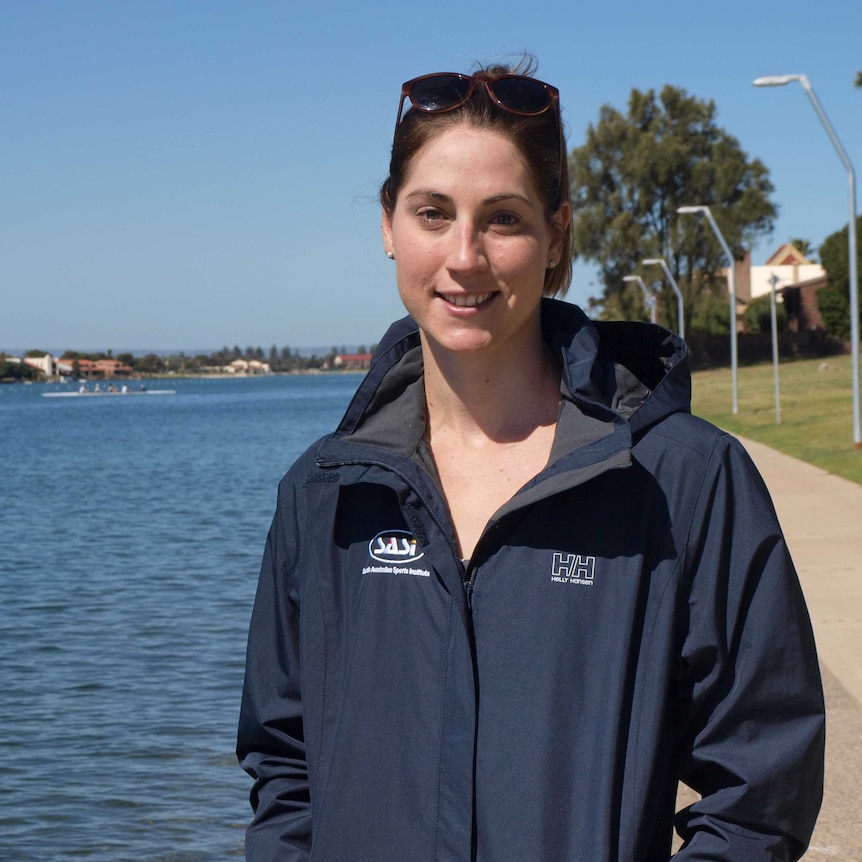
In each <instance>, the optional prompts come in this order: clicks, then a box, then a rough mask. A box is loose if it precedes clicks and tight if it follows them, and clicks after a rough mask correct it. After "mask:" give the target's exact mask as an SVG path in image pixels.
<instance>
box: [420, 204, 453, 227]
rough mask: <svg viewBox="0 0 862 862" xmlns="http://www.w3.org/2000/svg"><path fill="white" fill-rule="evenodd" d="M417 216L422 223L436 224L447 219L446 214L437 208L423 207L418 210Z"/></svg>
mask: <svg viewBox="0 0 862 862" xmlns="http://www.w3.org/2000/svg"><path fill="white" fill-rule="evenodd" d="M416 216H417V218H418V219H419V221H420V222H427V223H434V222H439V221H443V220H444V219H445V218H446V213H444V212H443V211H442V210H439V209H436V208H435V207H423V208H422V209H420V210H417V212H416Z"/></svg>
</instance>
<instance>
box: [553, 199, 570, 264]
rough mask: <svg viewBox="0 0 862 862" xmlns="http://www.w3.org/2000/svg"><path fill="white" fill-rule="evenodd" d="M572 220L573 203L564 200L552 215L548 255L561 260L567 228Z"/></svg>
mask: <svg viewBox="0 0 862 862" xmlns="http://www.w3.org/2000/svg"><path fill="white" fill-rule="evenodd" d="M571 221H572V205H571V204H570V203H569V202H568V201H564V202H563V203H562V204H561V205H560V208H559V209H558V210H557V211H556V212H555V213H554V214H553V215H552V216H551V228H552V229H553V230H552V231H551V244H550V246H549V247H548V257H549V258H552V259H553V260H560V258H561V257H562V251H563V245H564V243H565V241H566V230H567V229H568V227H569V224H570V223H571Z"/></svg>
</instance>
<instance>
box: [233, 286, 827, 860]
mask: <svg viewBox="0 0 862 862" xmlns="http://www.w3.org/2000/svg"><path fill="white" fill-rule="evenodd" d="M542 321H543V328H544V336H545V339H546V341H547V342H548V343H549V344H550V345H551V346H552V347H553V349H554V351H555V352H556V354H557V355H558V356H559V357H560V361H561V364H562V367H563V375H562V385H561V391H562V396H563V397H562V402H561V405H562V406H561V409H560V415H559V421H558V425H557V431H556V438H555V442H554V446H553V450H552V454H551V458H550V461H549V464H548V466H547V468H546V469H545V470H544V471H543V472H542V473H540V474H539V475H538V476H536V477H535V479H533V480H532V481H530V482H529V483H528V484H527V485H525V486H524V487H523V488H522V489H521V490H520V491H519V492H518V493H517V494H516V495H515V496H514V497H513V498H512V500H510V501H509V502H508V503H506V504H505V505H504V506H503V507H502V508H501V509H500V510H499V511H498V512H496V514H495V515H494V517H493V518H492V520H491V521H490V522H489V524H488V525H487V528H486V530H485V532H484V534H483V536H482V538H481V540H480V541H479V543H478V545H477V547H476V550H475V553H474V555H473V557H472V559H471V560H469V561H468V563H467V564H466V565H465V564H464V563H462V561H461V560H460V559H459V557H458V552H457V544H456V541H455V537H454V532H453V529H452V526H451V522H450V518H449V514H448V510H447V507H446V503H445V501H444V499H443V497H442V495H441V493H440V490H439V488H438V485H437V483H436V481H435V478H434V469H433V462H430V461H429V457H428V455H427V453H426V452H424V450H423V443H422V437H423V431H424V428H425V415H424V392H423V388H422V387H423V383H422V359H421V348H420V346H419V339H418V333H417V330H416V326H415V323H414V322H413V321H412V320H410V319H409V318H405V319H404V320H403V321H401V322H399V323H397V324H395V325H394V326H393V327H392V329H391V330H390V331H389V333H388V334H387V336H386V338H385V339H384V341H383V342H382V343H381V345H380V347H379V348H378V350H377V352H376V354H375V359H374V361H373V363H372V367H371V370H370V372H369V373H368V375H367V377H366V379H365V380H364V382H363V383H362V385H361V386H360V388H359V390H358V392H357V394H356V396H355V398H354V399H353V402H352V403H351V405H350V407H349V409H348V411H347V413H346V415H345V417H344V419H343V421H342V423H341V425H340V426H339V428H338V429H337V431H336V432H335V433H334V434H332V435H330V436H328V437H326V438H324V439H322V440H320V441H318V442H317V443H315V444H314V445H313V446H312V447H311V448H310V449H309V450H308V452H306V454H305V455H304V456H303V457H301V458H300V459H299V461H297V463H296V464H295V465H294V466H293V468H292V469H291V470H290V472H289V473H288V474H287V476H286V477H285V478H284V480H283V481H282V483H281V485H280V488H279V498H278V506H277V511H276V515H275V519H274V521H273V524H272V528H271V530H270V533H269V537H268V540H267V544H266V549H265V554H264V559H263V567H262V573H261V578H260V583H259V587H258V594H257V598H256V602H255V608H254V612H253V616H252V621H251V627H250V636H249V647H248V658H247V670H246V678H245V688H244V692H243V701H242V711H241V717H240V724H239V735H238V748H237V753H238V756H239V758H240V760H241V763H242V765H243V767H244V768H245V769H246V770H247V771H248V772H249V773H250V774H251V775H252V776H253V777H254V778H255V783H254V786H253V789H252V793H251V802H252V806H253V808H254V812H255V816H254V820H253V822H252V824H251V826H250V827H249V829H248V832H247V837H246V850H247V858H248V859H250V860H252V862H264V860H297V862H298V860H314V862H342V860H345V862H346V860H350V862H408V860H409V861H410V862H412V860H418V862H432V860H440V862H471V860H476V862H507V860H513V859H517V860H525V862H530V861H531V860H551V862H604V860H608V862H610V860H628V862H653V860H666V859H668V858H669V857H670V853H671V836H672V829H673V824H674V802H675V794H676V790H677V784H678V781H683V782H685V783H686V784H687V785H689V786H690V787H692V788H693V789H694V790H696V791H697V792H698V793H700V794H701V795H702V799H701V801H699V802H697V803H695V804H694V805H692V806H690V807H689V808H688V809H686V810H685V811H683V812H681V813H679V814H678V815H677V819H676V827H677V829H678V831H679V833H680V835H681V836H682V838H683V839H684V841H685V844H684V846H683V849H682V850H681V851H680V852H679V853H678V854H677V856H676V857H675V858H677V859H679V860H734V862H742V860H745V862H755V860H793V859H797V858H799V857H800V856H801V855H802V853H803V852H804V849H805V847H806V845H807V842H808V839H809V837H810V834H811V830H812V829H813V826H814V820H815V817H816V815H817V811H818V808H819V805H820V798H821V790H822V778H823V774H822V770H823V728H824V718H823V698H822V691H821V687H820V679H819V673H818V667H817V659H816V655H815V650H814V643H813V638H812V633H811V627H810V623H809V620H808V616H807V612H806V609H805V605H804V602H803V598H802V595H801V592H800V588H799V584H798V581H797V578H796V574H795V572H794V569H793V566H792V563H791V561H790V558H789V556H788V552H787V548H786V546H785V542H784V539H783V537H782V534H781V531H780V528H779V526H778V523H777V520H776V517H775V513H774V510H773V507H772V504H771V502H770V499H769V496H768V494H767V491H766V489H765V488H764V485H763V483H762V481H761V479H760V477H759V475H758V474H757V472H756V470H755V468H754V467H753V465H752V464H751V462H750V460H749V459H748V457H747V455H746V453H745V452H744V450H743V449H742V447H741V446H740V445H739V444H738V443H737V442H736V441H735V440H734V439H733V438H732V437H730V436H728V435H727V434H724V433H722V432H721V431H719V430H717V429H716V428H714V427H713V426H711V425H709V424H708V423H706V422H704V421H702V420H700V419H697V418H695V417H693V416H691V415H690V412H689V395H690V378H689V373H688V368H687V364H686V361H685V345H684V344H683V343H682V342H681V341H680V340H679V339H677V338H676V337H675V336H673V335H671V334H670V333H668V332H666V331H665V330H662V329H661V328H659V327H657V326H651V325H648V324H630V323H595V324H593V323H590V322H589V321H588V320H587V319H586V317H585V316H584V315H583V314H582V312H580V310H578V309H577V308H575V307H574V306H572V305H568V304H565V303H562V302H557V301H553V300H545V301H544V305H543V310H542Z"/></svg>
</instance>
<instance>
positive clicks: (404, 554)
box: [368, 530, 425, 563]
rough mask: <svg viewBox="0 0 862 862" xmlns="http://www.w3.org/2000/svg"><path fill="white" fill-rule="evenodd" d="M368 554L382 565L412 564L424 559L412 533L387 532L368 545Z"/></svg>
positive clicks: (403, 531)
mask: <svg viewBox="0 0 862 862" xmlns="http://www.w3.org/2000/svg"><path fill="white" fill-rule="evenodd" d="M368 553H369V554H371V556H372V557H374V559H375V560H378V561H379V562H381V563H412V562H413V561H414V560H418V559H420V558H421V557H424V556H425V554H424V553H423V552H422V551H420V550H419V545H418V543H417V542H416V539H414V538H413V534H412V533H408V532H407V531H406V530H385V531H384V532H382V533H378V534H377V535H376V536H375V537H374V538H373V539H372V540H371V541H370V542H369V543H368Z"/></svg>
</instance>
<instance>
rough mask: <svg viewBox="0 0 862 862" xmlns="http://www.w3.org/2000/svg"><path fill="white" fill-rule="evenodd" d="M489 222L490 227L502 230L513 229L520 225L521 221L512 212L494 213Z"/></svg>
mask: <svg viewBox="0 0 862 862" xmlns="http://www.w3.org/2000/svg"><path fill="white" fill-rule="evenodd" d="M489 221H490V223H491V224H492V225H496V226H497V227H502V228H514V227H517V226H518V225H520V224H521V219H520V218H518V216H517V215H516V214H515V213H513V212H502V213H494V215H493V216H491V218H490V219H489Z"/></svg>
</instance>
